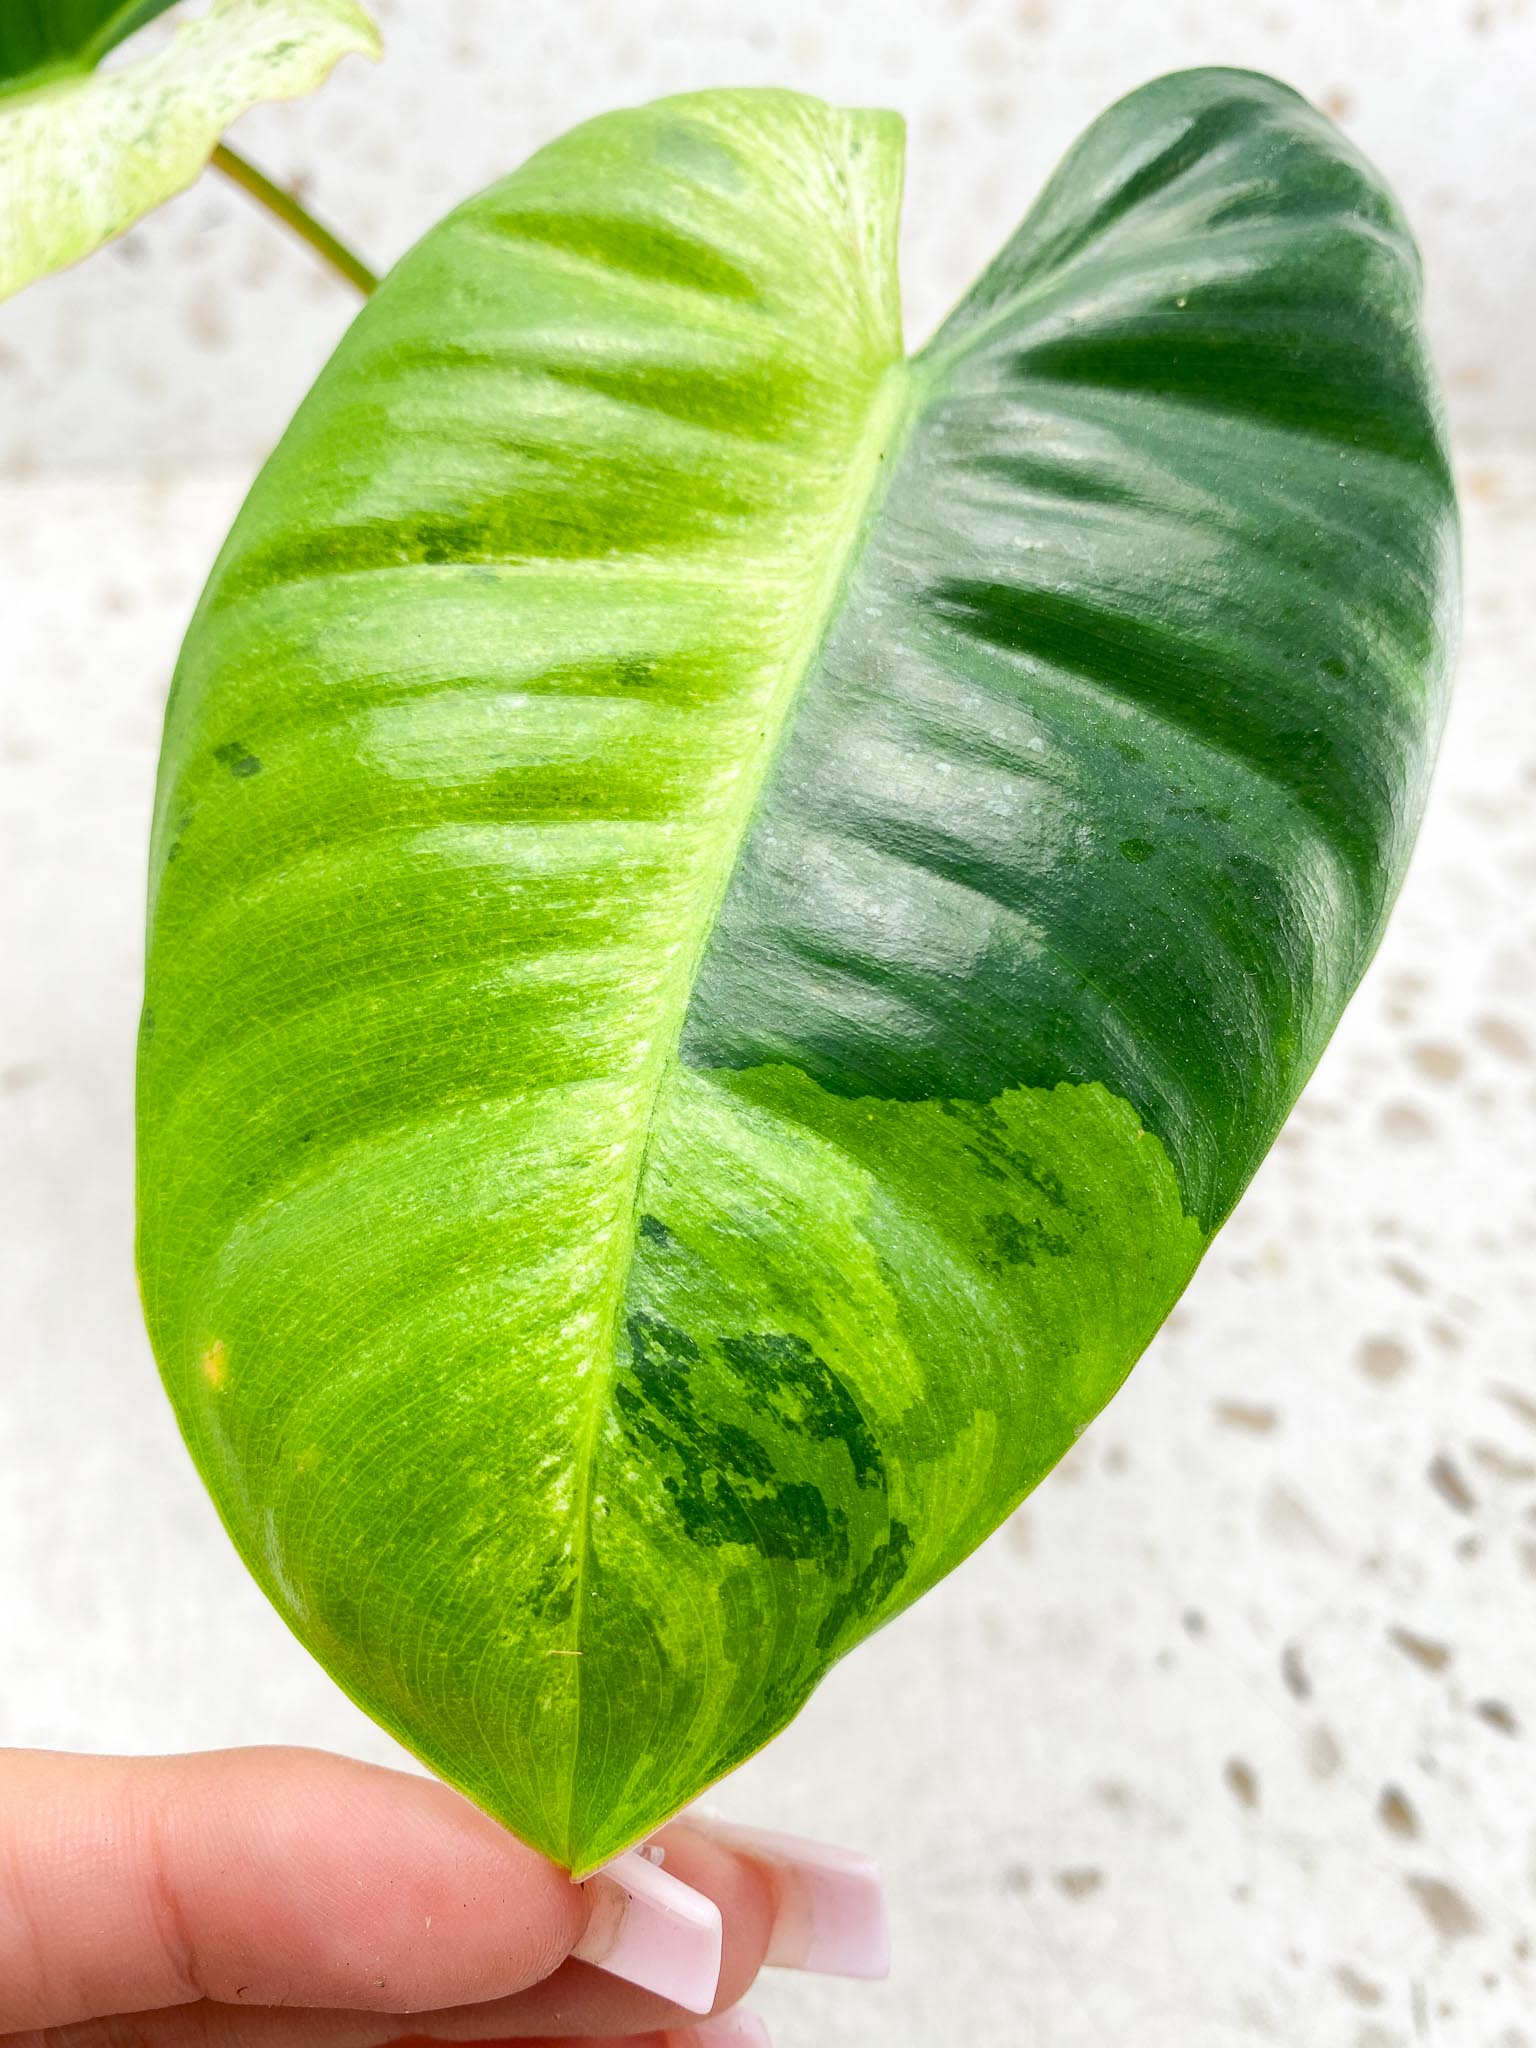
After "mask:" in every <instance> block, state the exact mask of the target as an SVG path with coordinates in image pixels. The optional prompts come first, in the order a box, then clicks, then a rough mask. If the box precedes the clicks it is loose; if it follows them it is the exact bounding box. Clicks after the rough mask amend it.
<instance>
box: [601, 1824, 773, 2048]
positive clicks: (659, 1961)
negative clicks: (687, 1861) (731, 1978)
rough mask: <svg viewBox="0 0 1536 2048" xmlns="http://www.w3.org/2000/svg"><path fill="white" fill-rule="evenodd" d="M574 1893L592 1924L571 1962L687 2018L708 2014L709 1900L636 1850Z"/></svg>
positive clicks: (712, 1911) (713, 1983)
mask: <svg viewBox="0 0 1536 2048" xmlns="http://www.w3.org/2000/svg"><path fill="white" fill-rule="evenodd" d="M582 1890H583V1891H584V1892H585V1893H586V1894H587V1896H588V1898H589V1899H590V1900H591V1901H592V1917H591V1919H590V1920H589V1921H588V1922H587V1931H586V1933H585V1934H584V1935H583V1936H582V1937H581V1939H580V1941H578V1942H577V1944H576V1946H575V1948H574V1949H572V1951H571V1953H572V1955H575V1956H579V1957H580V1958H581V1960H582V1961H583V1962H584V1963H592V1964H594V1965H595V1966H596V1967H597V1968H598V1969H599V1970H606V1971H607V1972H608V1974H609V1976H610V1977H622V1978H623V1980H624V1982H625V1983H626V1984H638V1985H639V1986H640V1988H641V1989H642V1990H644V1991H654V1992H656V1993H657V1994H658V1996H659V1997H662V1998H669V1999H671V2001H672V2003H673V2004H674V2005H680V2006H682V2007H683V2008H684V2010H685V2011H687V2012H708V2011H709V2008H710V2007H711V2006H712V2005H713V2004H714V2002H715V1993H716V1991H717V1990H718V1989H719V1985H720V1938H721V1927H720V1908H719V1907H718V1906H717V1905H716V1904H715V1902H714V1900H713V1899H706V1898H705V1896H704V1894H703V1893H702V1892H696V1891H695V1890H694V1889H693V1887H692V1886H691V1885H686V1884H683V1883H681V1882H680V1880H679V1879H677V1878H675V1877H671V1876H669V1875H668V1874H667V1872H666V1871H665V1870H662V1869H661V1868H660V1867H659V1866H658V1865H657V1864H655V1863H653V1862H652V1861H651V1860H650V1858H649V1857H648V1856H646V1855H645V1853H644V1852H643V1851H642V1850H639V1849H626V1850H625V1852H624V1854H623V1855H622V1856H616V1857H615V1858H614V1860H613V1862H612V1863H609V1864H605V1865H604V1867H603V1868H602V1869H601V1870H600V1871H598V1872H597V1873H596V1875H595V1876H593V1877H589V1878H588V1879H587V1881H586V1883H585V1884H584V1885H583V1886H582ZM695 2038H696V2039H697V2038H698V2037H697V2035H695ZM748 2038H749V2039H750V2036H749V2037H748Z"/></svg>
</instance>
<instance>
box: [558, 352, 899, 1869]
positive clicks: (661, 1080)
mask: <svg viewBox="0 0 1536 2048" xmlns="http://www.w3.org/2000/svg"><path fill="white" fill-rule="evenodd" d="M898 347H899V342H898ZM920 382H921V379H920V377H919V375H918V372H917V368H916V366H915V365H914V363H913V362H912V361H911V360H910V359H908V358H907V357H906V356H904V355H902V354H899V353H898V354H897V355H896V356H895V357H894V358H893V360H892V361H891V362H889V363H888V364H887V365H886V367H885V369H884V370H883V371H882V372H881V374H880V376H879V378H878V380H877V382H876V383H875V385H874V388H873V391H872V393H871V396H870V400H869V409H868V413H867V415H866V418H865V423H864V430H863V433H862V434H861V436H860V438H859V441H858V443H857V445H856V447H855V449H854V451H853V454H852V457H851V459H850V461H849V464H848V471H847V476H848V482H847V486H846V488H845V490H844V492H843V494H842V497H841V499H840V500H839V502H838V504H837V507H836V509H835V512H834V514H833V516H832V517H830V518H829V520H828V522H827V527H826V543H827V544H826V547H825V549H824V552H823V555H822V559H823V560H824V564H825V566H824V567H823V569H822V572H821V574H820V575H819V576H818V577H816V578H815V579H814V580H813V582H812V583H811V586H810V589H809V591H808V594H807V602H806V606H805V629H804V631H803V633H802V634H801V636H800V639H799V642H798V644H797V645H796V647H795V648H794V650H793V651H792V653H791V654H790V655H789V656H788V658H786V660H785V662H784V668H783V673H782V675H781V676H780V679H779V682H778V686H777V689H776V691H775V693H774V696H773V699H772V701H771V702H770V704H769V705H768V707H767V709H766V711H765V714H764V716H763V721H762V723H763V732H762V736H761V738H760V740H759V742H758V745H757V748H756V752H755V755H754V757H753V759H752V762H751V766H750V770H749V772H748V773H747V774H745V775H743V776H742V777H741V781H740V785H739V791H740V793H739V795H738V798H737V800H736V802H735V803H734V804H733V805H732V807H731V811H730V813H729V815H728V816H727V818H726V819H725V820H723V822H722V824H721V827H720V832H719V851H718V857H717V859H716V861H715V863H714V867H713V871H712V873H711V875H710V877H709V879H710V881H711V883H712V887H711V890H710V894H709V897H708V899H707V901H706V902H705V903H704V905H703V907H702V909H701V911H700V914H699V915H698V918H697V930H696V935H695V940H694V944H693V945H692V947H691V948H690V949H689V950H688V951H687V952H686V953H685V954H683V955H682V956H681V958H680V960H679V963H678V966H677V968H676V970H675V971H674V973H673V975H672V977H671V981H670V984H669V985H668V987H667V990H666V993H665V996H664V998H663V1002H662V1006H661V1016H662V1021H661V1024H660V1026H659V1028H658V1029H657V1030H656V1031H655V1032H654V1033H653V1051H652V1054H651V1058H650V1062H649V1066H648V1069H647V1072H646V1074H645V1077H644V1081H643V1084H642V1087H643V1091H644V1092H645V1094H646V1096H647V1098H648V1099H647V1104H646V1110H645V1114H644V1115H643V1116H642V1117H640V1118H639V1119H637V1122H636V1128H635V1132H634V1135H633V1138H632V1140H631V1143H630V1147H629V1156H628V1158H627V1159H626V1160H625V1161H624V1163H623V1165H622V1166H621V1168H620V1169H619V1178H620V1180H621V1181H622V1182H623V1183H624V1184H625V1186H626V1194H625V1198H624V1201H623V1205H622V1208H621V1210H620V1214H619V1218H618V1221H617V1222H616V1223H615V1226H614V1230H613V1238H612V1244H613V1253H612V1256H611V1259H610V1262H609V1270H608V1273H607V1276H606V1284H605V1286H604V1289H603V1293H602V1299H601V1306H600V1311H599V1327H598V1334H597V1337H596V1340H595V1343H596V1351H595V1357H596V1360H597V1363H596V1365H595V1367H594V1369H593V1371H592V1373H591V1375H590V1377H591V1379H592V1381H593V1383H594V1384H593V1390H592V1394H591V1397H590V1411H589V1414H588V1417H587V1423H586V1432H585V1435H584V1437H583V1439H582V1442H581V1445H580V1447H579V1449H578V1452H577V1457H576V1465H575V1482H576V1483H575V1503H574V1504H575V1507H576V1510H577V1512H579V1514H580V1517H581V1522H580V1533H579V1537H578V1541H577V1548H576V1553H575V1588H574V1593H573V1597H572V1604H571V1629H570V1649H571V1651H572V1652H573V1653H574V1655H573V1656H572V1679H571V1683H572V1687H573V1692H574V1698H573V1703H572V1709H571V1729H570V1740H569V1744H568V1747H567V1750H566V1757H567V1762H568V1768H569V1782H568V1787H567V1793H566V1810H565V1848H566V1853H567V1857H569V1852H570V1847H571V1840H572V1834H571V1821H572V1814H573V1810H574V1806H575V1796H576V1784H577V1777H578V1762H579V1758H580V1752H581V1697H582V1684H581V1635H582V1623H583V1619H584V1606H585V1591H586V1579H587V1572H586V1564H587V1554H588V1550H589V1547H590V1542H591V1533H592V1508H593V1501H594V1498H595V1487H594V1484H593V1479H594V1473H595V1467H596V1463H597V1453H598V1445H599V1436H600V1432H601V1428H602V1423H603V1418H604V1415H605V1413H606V1411H607V1409H608V1406H609V1404H610V1400H611V1395H612V1390H613V1383H614V1377H615V1373H616V1369H617V1360H618V1347H619V1335H620V1330H619V1324H620V1319H621V1317H622V1315H623V1311H624V1302H625V1298H626V1295H627V1292H628V1284H629V1274H630V1267H631V1263H632V1260H633V1256H634V1243H635V1229H636V1221H637V1211H638V1207H639V1194H640V1188H641V1184H642V1182H643V1181H644V1178H645V1171H646V1166H647V1164H648V1162H649V1158H650V1150H651V1142H652V1137H653V1133H654V1130H655V1123H656V1111H657V1106H658V1104H659V1102H660V1098H661V1091H662V1088H663V1086H664V1084H665V1080H666V1076H667V1073H668V1071H669V1070H670V1068H671V1067H672V1065H673V1064H674V1062H675V1061H676V1058H677V1052H678V1047H679V1044H680V1043H681V1040H682V1034H683V1026H684V1023H685V1021H686V1018H687V1014H688V1007H689V1004H690V1002H691V1001H692V998H693V990H694V984H695V982H696V981H697V978H698V972H699V967H700V964H701V962H702V961H703V958H704V954H705V951H706V949H707V948H708V945H709V942H710V939H711V937H712V936H713V933H714V929H715V925H716V923H717V921H718V919H719V915H720V910H721V906H722V905H723V903H724V901H725V895H726V891H727V889H728V888H729V886H730V883H731V879H732V877H733V875H734V874H735V872H736V868H737V864H738V862H739V859H740V856H741V850H742V846H743V844H744V843H745V840H746V837H747V834H748V832H749V831H750V829H751V825H752V821H753V818H754V817H755V815H756V813H757V809H758V806H759V803H760V801H761V798H762V794H763V790H764V787H765V785H766V783H767V780H768V777H769V775H770V774H771V772H772V769H773V766H774V763H775V762H776V760H777V759H778V757H779V753H780V751H781V749H782V746H783V743H784V740H785V739H786V737H787V735H788V733H789V731H790V729H791V727H792V725H793V722H794V713H795V707H796V705H797V703H798V702H799V699H800V695H801V693H802V691H803V689H804V687H805V684H806V682H807V681H808V679H809V678H810V676H811V675H812V674H813V673H814V672H815V669H816V666H817V663H818V661H819V658H820V656H821V652H822V649H823V648H824V646H825V645H826V642H827V638H828V635H829V633H830V632H831V630H832V628H833V626H834V625H835V624H836V622H837V620H838V617H839V615H840V613H841V610H842V602H843V597H844V593H845V592H846V590H847V588H848V584H849V581H850V579H851V577H852V574H853V571H854V569H855V567H856V565H857V563H858V560H859V557H860V555H861V554H862V553H863V550H864V546H865V543H866V541H867V540H868V537H869V534H870V532H871V530H872V528H873V526H874V523H875V521H876V519H877V517H878V515H879V512H880V508H881V506H882V504H883V503H884V500H885V496H886V492H887V489H888V487H889V483H890V478H891V473H892V471H893V469H894V467H895V462H896V457H897V455H898V454H899V452H900V449H901V446H902V444H903V442H904V441H905V438H906V435H907V433H908V431H909V430H910V428H911V425H912V423H913V420H914V418H915V416H916V413H917V410H918V406H917V403H916V400H917V394H918V390H919V385H920ZM807 553H808V558H809V559H812V560H814V559H816V555H815V553H813V552H812V551H809V550H808V551H807ZM585 1874H586V1873H584V1872H581V1871H573V1875H575V1876H577V1877H580V1876H583V1875H585Z"/></svg>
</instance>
